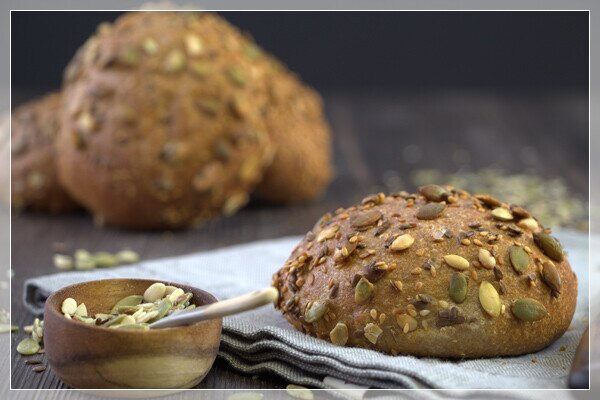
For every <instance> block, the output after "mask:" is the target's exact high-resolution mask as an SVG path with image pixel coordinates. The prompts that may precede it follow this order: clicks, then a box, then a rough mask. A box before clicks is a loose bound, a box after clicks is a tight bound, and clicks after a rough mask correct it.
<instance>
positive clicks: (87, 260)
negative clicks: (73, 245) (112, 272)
mask: <svg viewBox="0 0 600 400" xmlns="http://www.w3.org/2000/svg"><path fill="white" fill-rule="evenodd" d="M74 257H75V269H77V270H81V271H86V270H90V269H94V268H96V262H95V261H94V258H93V257H92V255H91V254H90V253H89V252H88V251H87V250H83V249H78V250H77V251H75V254H74Z"/></svg>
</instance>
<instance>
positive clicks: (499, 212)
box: [492, 207, 514, 221]
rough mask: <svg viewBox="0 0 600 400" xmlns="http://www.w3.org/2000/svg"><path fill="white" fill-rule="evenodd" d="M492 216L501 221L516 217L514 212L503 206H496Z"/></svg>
mask: <svg viewBox="0 0 600 400" xmlns="http://www.w3.org/2000/svg"><path fill="white" fill-rule="evenodd" d="M492 216H493V217H494V218H496V219H497V220H499V221H512V220H513V218H514V217H513V215H512V213H511V212H510V211H509V210H507V209H506V208H503V207H498V208H494V209H493V210H492Z"/></svg>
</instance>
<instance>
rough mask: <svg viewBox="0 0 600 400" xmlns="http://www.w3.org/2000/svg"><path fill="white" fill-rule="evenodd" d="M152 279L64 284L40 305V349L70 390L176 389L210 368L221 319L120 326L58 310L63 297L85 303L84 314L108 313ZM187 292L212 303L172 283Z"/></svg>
mask: <svg viewBox="0 0 600 400" xmlns="http://www.w3.org/2000/svg"><path fill="white" fill-rule="evenodd" d="M154 282H156V281H153V280H145V279H106V280H99V281H90V282H84V283H79V284H75V285H71V286H67V287H64V288H62V289H60V290H58V291H56V292H54V293H53V294H52V295H51V296H50V297H49V298H48V300H47V301H46V306H45V309H44V348H45V350H46V356H47V357H48V363H49V364H50V367H51V368H52V371H54V373H55V374H56V375H57V376H58V377H59V378H60V379H62V380H63V381H64V382H65V383H67V384H69V385H71V386H72V387H74V388H80V389H84V388H94V389H98V388H119V389H124V388H136V389H150V388H160V389H182V388H191V387H194V386H196V385H197V384H198V383H199V382H200V381H201V380H202V379H203V378H204V377H205V376H206V374H207V373H208V371H209V370H210V368H211V366H212V364H213V362H214V361H215V358H216V356H217V352H218V350H219V344H220V341H221V325H222V319H221V318H218V319H213V320H208V321H202V322H198V323H196V324H193V325H189V326H183V327H175V328H164V329H150V330H148V331H134V330H120V329H110V328H104V327H99V326H95V325H88V324H85V323H82V322H79V321H74V320H70V319H67V318H65V317H64V316H63V315H62V313H61V311H60V309H61V305H62V302H63V301H64V300H65V299H66V298H67V297H72V298H73V299H75V300H76V301H77V304H80V303H85V305H86V307H87V310H88V314H89V315H94V314H96V313H105V312H108V311H109V310H110V309H111V308H112V306H113V305H114V304H115V303H116V302H117V301H119V300H121V299H122V298H124V297H126V296H129V295H132V294H143V293H144V291H145V290H146V288H147V287H148V286H150V285H151V284H152V283H154ZM164 283H165V284H166V285H173V286H177V287H180V288H182V289H183V290H184V291H186V292H192V293H193V295H194V296H193V298H192V301H193V302H194V303H195V304H196V305H197V306H200V305H205V304H210V303H214V302H216V301H217V299H215V297H214V296H212V295H211V294H209V293H207V292H205V291H203V290H200V289H196V288H193V287H189V286H186V285H180V284H178V283H172V282H164Z"/></svg>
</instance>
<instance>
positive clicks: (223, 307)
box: [149, 287, 279, 329]
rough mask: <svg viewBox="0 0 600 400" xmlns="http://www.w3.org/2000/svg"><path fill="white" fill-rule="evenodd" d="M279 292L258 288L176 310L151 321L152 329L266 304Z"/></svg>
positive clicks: (270, 288)
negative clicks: (187, 308) (242, 293)
mask: <svg viewBox="0 0 600 400" xmlns="http://www.w3.org/2000/svg"><path fill="white" fill-rule="evenodd" d="M278 296H279V293H278V292H277V289H275V288H273V287H269V288H265V289H261V290H256V291H254V292H251V293H247V294H244V295H241V296H237V297H233V298H231V299H227V300H223V301H218V302H216V303H212V304H208V305H205V306H201V307H197V308H194V309H192V310H180V311H176V312H174V313H173V314H171V315H169V316H168V317H165V318H162V319H160V320H158V321H156V322H153V323H151V324H150V325H149V326H150V329H160V328H169V327H173V326H182V325H190V324H193V323H195V322H199V321H204V320H207V319H214V318H222V317H225V316H227V315H232V314H238V313H241V312H244V311H248V310H252V309H254V308H257V307H260V306H264V305H266V304H269V303H272V302H274V301H275V300H277V297H278Z"/></svg>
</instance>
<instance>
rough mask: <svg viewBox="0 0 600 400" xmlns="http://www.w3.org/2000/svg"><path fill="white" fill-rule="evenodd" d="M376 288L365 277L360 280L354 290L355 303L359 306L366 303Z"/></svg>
mask: <svg viewBox="0 0 600 400" xmlns="http://www.w3.org/2000/svg"><path fill="white" fill-rule="evenodd" d="M373 291H374V286H373V284H372V283H371V282H369V281H368V280H367V279H366V278H365V277H362V278H360V280H359V281H358V283H357V284H356V287H355V288H354V301H355V302H356V303H357V304H363V303H366V302H367V301H368V300H369V299H370V298H371V296H372V295H373Z"/></svg>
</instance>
